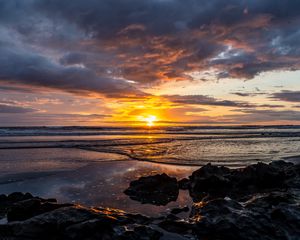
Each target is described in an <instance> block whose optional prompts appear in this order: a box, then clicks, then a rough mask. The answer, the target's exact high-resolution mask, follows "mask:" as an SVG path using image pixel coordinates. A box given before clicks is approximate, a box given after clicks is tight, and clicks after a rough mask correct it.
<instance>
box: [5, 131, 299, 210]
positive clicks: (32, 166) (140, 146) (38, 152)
mask: <svg viewBox="0 0 300 240" xmlns="http://www.w3.org/2000/svg"><path fill="white" fill-rule="evenodd" d="M299 155H300V126H242V127H241V126H239V127H233V126H231V127H202V126H174V127H151V128H145V127H9V128H7V127H6V128H4V127H2V128H0V194H1V193H5V194H8V193H11V192H15V191H21V192H31V193H32V194H34V195H38V196H41V197H55V198H57V199H58V200H59V201H62V202H79V203H82V204H85V205H89V206H100V205H101V206H106V207H115V208H120V209H123V210H126V211H139V212H142V213H145V214H148V215H151V214H152V215H153V214H154V213H158V212H161V211H163V210H165V209H166V208H170V207H175V206H178V205H181V204H183V203H186V202H188V201H190V200H189V199H190V198H189V197H188V196H187V195H186V193H183V192H181V193H180V196H179V197H178V200H177V201H176V202H172V203H170V204H168V205H167V206H161V207H154V206H152V205H147V204H146V205H142V206H141V205H140V204H139V203H138V202H135V201H133V200H131V199H129V197H128V196H126V195H125V194H123V191H124V190H125V189H126V188H127V187H128V185H129V183H130V181H132V180H133V179H136V178H138V177H140V176H145V175H151V174H156V173H163V172H165V173H167V174H169V175H170V176H174V177H177V178H178V179H180V178H183V177H187V176H189V174H191V173H192V172H193V171H194V170H196V169H197V168H199V167H200V166H203V165H205V164H207V163H212V164H215V165H224V166H227V167H231V168H238V167H243V166H246V165H249V164H252V163H256V162H258V161H260V162H265V163H268V162H271V161H273V160H288V161H299V159H300V157H298V156H299Z"/></svg>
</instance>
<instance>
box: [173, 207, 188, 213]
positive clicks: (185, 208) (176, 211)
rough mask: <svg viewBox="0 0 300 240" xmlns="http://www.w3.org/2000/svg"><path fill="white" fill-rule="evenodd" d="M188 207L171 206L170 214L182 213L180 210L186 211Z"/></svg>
mask: <svg viewBox="0 0 300 240" xmlns="http://www.w3.org/2000/svg"><path fill="white" fill-rule="evenodd" d="M189 210H190V209H189V207H188V206H184V207H178V208H173V209H172V210H171V213H172V214H175V215H176V214H179V213H182V212H188V211H189Z"/></svg>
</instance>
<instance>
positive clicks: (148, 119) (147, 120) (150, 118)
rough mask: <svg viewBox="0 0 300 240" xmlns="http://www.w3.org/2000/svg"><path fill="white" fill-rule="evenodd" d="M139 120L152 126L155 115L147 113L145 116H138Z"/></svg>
mask: <svg viewBox="0 0 300 240" xmlns="http://www.w3.org/2000/svg"><path fill="white" fill-rule="evenodd" d="M139 120H140V121H142V122H145V123H146V125H147V126H148V127H152V126H154V124H155V122H156V121H157V117H156V116H154V115H148V116H147V117H144V116H143V117H142V116H140V117H139Z"/></svg>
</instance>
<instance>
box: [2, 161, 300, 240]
mask: <svg viewBox="0 0 300 240" xmlns="http://www.w3.org/2000/svg"><path fill="white" fill-rule="evenodd" d="M180 189H181V190H186V191H189V194H190V196H191V198H192V199H193V202H194V204H193V205H192V206H183V207H179V208H175V209H171V210H170V211H168V212H166V213H165V214H163V215H161V216H158V217H148V216H144V215H141V214H138V213H136V214H133V213H127V212H124V211H121V210H117V209H109V208H98V207H97V208H87V207H83V206H81V205H76V204H60V203H57V201H56V200H55V199H42V198H39V197H34V196H32V195H31V194H30V193H26V194H23V193H12V194H10V195H0V216H2V217H3V218H2V220H1V223H0V239H3V240H4V239H6V240H27V239H46V240H48V239H49V240H50V239H51V240H52V239H53V240H54V239H55V240H56V239H57V240H60V239H75V240H77V239H78V240H79V239H87V240H92V239H104V240H107V239H120V240H121V239H132V240H138V239H145V240H147V239H149V240H152V239H153V240H155V239H208V240H213V239H214V240H216V239H224V240H225V239H233V240H234V239H291V240H293V239H295V240H296V239H300V165H294V164H292V163H288V162H284V161H276V162H272V163H270V164H263V163H257V164H253V165H250V166H248V167H245V168H243V169H229V168H226V167H217V166H212V165H210V164H208V165H205V166H203V167H202V168H200V169H198V170H196V171H195V172H193V173H192V175H191V176H189V177H188V178H186V179H181V180H177V179H176V178H172V177H169V176H168V175H167V174H158V175H154V176H148V177H141V178H139V179H137V180H135V181H132V182H131V183H130V186H129V187H128V189H126V190H125V191H124V193H125V194H127V195H128V196H129V197H130V198H131V199H133V200H135V201H139V202H141V203H148V204H153V205H166V204H167V203H169V202H170V201H174V200H176V199H177V197H178V193H179V190H180ZM99 194H101V193H99ZM182 213H185V214H188V217H182Z"/></svg>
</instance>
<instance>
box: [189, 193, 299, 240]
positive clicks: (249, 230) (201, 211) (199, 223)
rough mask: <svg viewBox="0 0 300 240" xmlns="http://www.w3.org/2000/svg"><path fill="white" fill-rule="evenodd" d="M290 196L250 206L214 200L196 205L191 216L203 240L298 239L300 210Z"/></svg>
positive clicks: (260, 200)
mask: <svg viewBox="0 0 300 240" xmlns="http://www.w3.org/2000/svg"><path fill="white" fill-rule="evenodd" d="M291 201H293V200H291V199H290V196H289V195H288V194H287V195H285V194H282V193H279V194H278V195H276V194H273V195H272V194H271V195H266V196H263V197H257V198H253V199H252V200H251V201H249V202H247V203H244V204H243V203H239V202H237V201H234V200H231V199H215V200H211V201H209V202H207V203H201V204H195V206H194V207H193V211H192V215H191V217H192V218H193V219H194V221H195V228H194V230H195V234H196V235H197V236H198V237H199V238H200V239H224V240H225V239H245V240H248V239H249V240H250V239H251V240H252V239H258V240H260V239H261V240H263V239H278V240H279V239H297V238H298V237H299V236H300V208H299V205H298V204H297V203H296V202H295V201H294V203H293V204H290V203H291Z"/></svg>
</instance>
